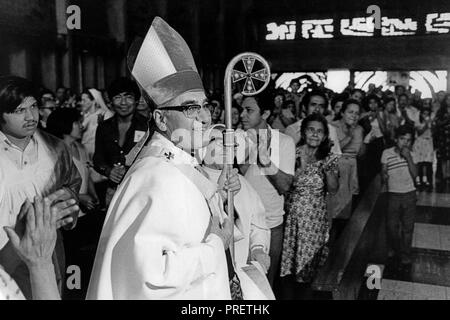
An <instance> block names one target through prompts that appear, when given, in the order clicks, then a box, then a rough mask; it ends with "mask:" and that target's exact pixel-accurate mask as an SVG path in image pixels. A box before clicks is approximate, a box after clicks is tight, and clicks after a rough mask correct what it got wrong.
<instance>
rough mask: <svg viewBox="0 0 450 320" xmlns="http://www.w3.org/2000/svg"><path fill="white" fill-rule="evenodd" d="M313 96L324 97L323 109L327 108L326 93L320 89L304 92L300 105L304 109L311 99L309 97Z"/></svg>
mask: <svg viewBox="0 0 450 320" xmlns="http://www.w3.org/2000/svg"><path fill="white" fill-rule="evenodd" d="M314 96H319V97H322V98H324V99H325V109H327V108H328V98H327V95H326V94H325V93H324V92H323V91H321V90H313V91H311V92H308V93H307V94H305V96H304V97H303V99H302V106H303V108H304V110H306V109H307V108H308V105H309V102H310V101H311V98H312V97H314Z"/></svg>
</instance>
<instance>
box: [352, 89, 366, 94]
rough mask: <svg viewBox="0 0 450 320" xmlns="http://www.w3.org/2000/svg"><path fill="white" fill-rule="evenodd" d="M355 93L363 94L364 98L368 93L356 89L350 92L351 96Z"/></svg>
mask: <svg viewBox="0 0 450 320" xmlns="http://www.w3.org/2000/svg"><path fill="white" fill-rule="evenodd" d="M355 92H361V94H362V95H363V96H364V95H365V94H366V93H365V92H364V90H362V89H358V88H355V89H353V90H352V91H350V95H351V96H352V95H353V94H354V93H355Z"/></svg>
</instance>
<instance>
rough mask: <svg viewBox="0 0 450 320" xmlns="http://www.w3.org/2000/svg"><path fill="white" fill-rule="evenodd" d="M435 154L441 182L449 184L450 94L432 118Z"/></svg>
mask: <svg viewBox="0 0 450 320" xmlns="http://www.w3.org/2000/svg"><path fill="white" fill-rule="evenodd" d="M433 136H434V139H435V142H436V145H435V147H436V156H437V159H438V163H439V164H440V165H441V172H442V178H443V182H446V183H447V184H450V94H447V95H446V96H445V99H444V101H443V102H442V104H441V107H440V109H439V110H438V112H437V113H436V117H435V119H434V133H433Z"/></svg>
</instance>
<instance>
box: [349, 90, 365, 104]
mask: <svg viewBox="0 0 450 320" xmlns="http://www.w3.org/2000/svg"><path fill="white" fill-rule="evenodd" d="M351 98H352V99H355V100H356V101H359V102H361V101H362V98H363V95H362V93H361V91H355V92H353V94H352V96H351Z"/></svg>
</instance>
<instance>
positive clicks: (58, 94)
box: [56, 88, 66, 101]
mask: <svg viewBox="0 0 450 320" xmlns="http://www.w3.org/2000/svg"><path fill="white" fill-rule="evenodd" d="M56 97H57V98H58V100H59V101H63V100H64V99H65V98H66V89H64V88H59V89H58V90H57V91H56Z"/></svg>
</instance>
